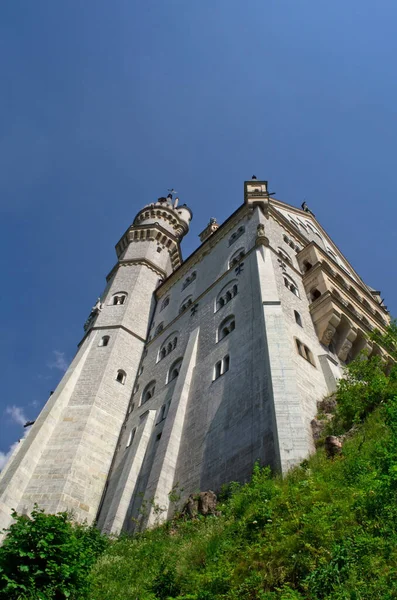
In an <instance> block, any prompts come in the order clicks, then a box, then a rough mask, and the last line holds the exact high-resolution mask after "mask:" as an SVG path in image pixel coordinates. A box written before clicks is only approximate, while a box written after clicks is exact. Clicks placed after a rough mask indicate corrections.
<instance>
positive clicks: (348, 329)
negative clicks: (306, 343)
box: [297, 242, 390, 362]
mask: <svg viewBox="0 0 397 600" xmlns="http://www.w3.org/2000/svg"><path fill="white" fill-rule="evenodd" d="M297 259H298V262H299V266H300V268H301V271H302V273H303V274H304V275H303V279H302V281H303V284H304V287H305V291H306V294H307V297H308V299H309V302H310V306H309V309H310V313H311V316H312V319H313V323H314V326H315V329H316V333H317V335H318V338H319V340H320V342H321V343H322V344H324V345H325V346H327V347H329V348H330V349H331V350H332V351H333V352H335V354H337V356H338V357H339V359H340V360H341V361H343V362H349V361H350V360H352V359H354V358H355V357H356V356H357V355H358V354H359V352H361V351H362V350H366V351H367V352H368V353H369V355H374V354H378V355H381V356H383V357H384V358H385V359H386V360H388V355H387V353H386V352H385V350H384V349H383V348H381V347H379V346H378V345H377V344H374V343H373V342H371V341H370V340H368V337H367V335H368V333H369V332H370V331H372V330H373V329H375V328H376V329H379V330H380V331H384V330H385V327H386V326H387V325H388V323H389V322H390V317H389V315H388V313H387V311H386V310H385V309H384V308H383V307H382V306H381V305H379V304H378V303H377V302H376V300H375V299H374V298H372V296H371V294H370V292H369V291H368V290H367V289H366V288H365V286H364V285H363V284H362V283H361V282H357V281H355V280H354V279H353V278H352V277H351V276H350V275H349V274H347V273H345V272H344V270H343V269H342V267H340V265H338V264H337V263H336V262H335V261H333V260H332V259H330V257H329V256H328V255H327V254H326V253H325V252H324V251H323V250H322V249H321V248H320V247H319V246H317V244H316V243H315V242H312V243H311V244H309V245H308V246H306V247H305V248H304V249H303V250H301V252H299V254H298V255H297Z"/></svg>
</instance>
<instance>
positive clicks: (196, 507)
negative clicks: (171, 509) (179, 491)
mask: <svg viewBox="0 0 397 600" xmlns="http://www.w3.org/2000/svg"><path fill="white" fill-rule="evenodd" d="M216 505H217V498H216V494H215V493H214V492H212V491H211V490H208V491H207V492H200V493H199V494H190V496H189V498H188V499H187V502H186V504H185V506H184V507H183V509H182V515H184V516H186V517H189V518H190V519H193V518H195V517H197V516H198V515H203V516H204V517H206V516H208V515H219V514H220V513H219V511H217V510H216Z"/></svg>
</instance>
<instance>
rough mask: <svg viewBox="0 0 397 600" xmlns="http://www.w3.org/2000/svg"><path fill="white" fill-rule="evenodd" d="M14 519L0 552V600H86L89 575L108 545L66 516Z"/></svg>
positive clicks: (35, 515) (35, 512)
mask: <svg viewBox="0 0 397 600" xmlns="http://www.w3.org/2000/svg"><path fill="white" fill-rule="evenodd" d="M13 518H14V521H15V522H14V523H13V524H12V525H11V526H10V527H9V529H8V530H5V531H6V532H7V536H6V538H5V540H4V542H3V545H2V546H1V547H0V598H7V599H8V600H14V599H15V600H17V599H25V598H26V599H37V600H39V599H43V600H44V599H45V600H47V599H56V600H58V599H59V600H60V599H63V598H70V600H72V599H75V598H76V599H77V598H78V599H82V598H85V597H86V595H87V577H88V574H89V572H90V570H91V567H92V565H93V564H94V563H95V561H96V559H97V558H98V556H99V555H100V554H101V553H102V552H103V551H104V550H105V548H106V547H107V545H108V543H109V542H108V539H107V538H106V537H105V536H103V535H101V534H100V532H99V531H98V530H97V529H96V528H95V527H92V526H91V527H90V526H87V525H85V524H83V525H81V524H76V523H74V522H73V521H72V520H71V516H70V514H68V513H66V512H63V513H58V514H56V515H50V514H46V513H44V511H42V510H39V509H38V508H37V507H35V509H34V510H33V511H32V513H31V515H30V516H27V515H19V514H17V513H16V512H14V513H13Z"/></svg>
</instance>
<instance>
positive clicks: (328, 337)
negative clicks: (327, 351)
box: [320, 323, 336, 346]
mask: <svg viewBox="0 0 397 600" xmlns="http://www.w3.org/2000/svg"><path fill="white" fill-rule="evenodd" d="M335 331H336V329H335V327H334V326H333V325H331V324H330V323H329V324H328V327H327V329H326V330H325V331H324V333H323V337H322V338H321V340H320V341H321V343H322V344H324V346H329V344H330V343H331V341H332V338H333V337H334V335H335Z"/></svg>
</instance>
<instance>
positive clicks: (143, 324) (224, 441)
mask: <svg viewBox="0 0 397 600" xmlns="http://www.w3.org/2000/svg"><path fill="white" fill-rule="evenodd" d="M191 218H192V213H191V211H190V209H189V208H188V207H187V206H186V205H185V204H179V203H178V199H174V198H173V197H172V195H169V197H167V198H163V197H162V198H159V199H158V200H157V202H153V203H151V204H148V205H147V206H144V207H143V208H142V210H140V211H139V212H138V214H137V216H136V217H135V220H134V222H133V224H132V225H131V226H130V227H129V228H128V229H127V231H126V232H125V234H124V235H123V236H122V237H121V239H120V241H119V242H118V243H117V245H116V252H117V263H116V265H115V266H114V268H113V269H112V271H111V272H110V273H109V275H108V277H107V286H106V289H105V291H104V293H103V294H102V296H101V297H100V298H99V299H98V302H97V303H96V305H95V306H94V308H93V309H92V311H91V313H90V315H89V317H88V320H87V322H86V324H85V326H84V329H85V335H84V337H83V339H82V341H81V342H80V344H79V347H78V351H77V354H76V355H75V357H74V359H73V361H72V363H71V365H70V367H69V369H68V370H67V372H66V373H65V376H64V377H63V379H62V380H61V382H60V384H59V385H58V387H57V389H56V391H55V392H54V393H53V394H52V395H51V396H50V398H49V399H48V401H47V403H46V405H45V406H44V408H43V410H42V411H41V413H40V415H39V417H38V418H37V420H36V422H35V423H34V425H33V427H32V428H31V430H30V432H29V434H28V436H27V437H26V439H24V440H23V441H22V442H21V443H20V444H19V446H18V447H17V449H16V451H15V452H14V454H13V456H12V458H11V459H10V461H9V463H8V464H7V466H6V467H5V469H4V470H3V472H2V474H1V477H0V528H1V527H6V526H8V525H9V524H10V522H11V516H10V515H11V509H12V508H15V509H17V510H18V511H19V512H23V511H30V510H31V509H32V507H33V505H34V503H37V504H38V505H39V506H40V507H42V508H44V509H45V510H46V511H47V512H58V511H61V510H65V509H73V511H74V514H75V516H76V518H77V519H79V520H87V521H88V522H93V521H96V522H97V523H98V526H99V527H100V528H101V529H102V530H103V531H106V532H114V533H117V532H119V531H121V530H122V529H124V530H130V529H131V527H132V523H136V522H138V523H139V519H140V525H141V526H142V527H144V526H150V525H153V524H154V523H155V522H156V519H157V518H158V516H159V511H158V510H157V508H156V507H160V513H161V515H160V516H161V518H162V519H164V518H167V516H169V515H170V514H171V512H172V505H171V504H170V497H169V494H170V492H171V490H173V489H175V488H176V487H177V488H178V489H182V490H183V492H182V494H183V495H185V496H188V495H189V494H190V493H192V492H196V491H199V490H209V489H211V490H215V491H218V490H219V489H220V488H221V486H222V484H224V483H227V482H229V481H235V480H238V481H245V480H247V479H248V478H249V477H250V474H251V472H252V467H253V464H254V463H255V461H257V460H258V461H259V462H260V463H261V464H268V465H270V466H271V467H272V468H273V469H276V470H278V471H281V472H283V473H284V472H286V471H287V470H288V469H289V468H290V467H292V466H293V465H296V464H297V463H299V462H300V461H302V460H303V459H304V458H305V457H307V456H308V454H309V453H310V452H312V451H313V448H314V444H313V437H312V432H311V421H312V419H313V417H314V416H315V414H316V408H317V407H316V404H317V401H319V400H321V399H322V398H323V397H324V396H326V395H327V394H329V393H331V392H332V391H334V390H335V385H336V381H337V379H338V378H340V376H341V374H342V368H343V365H344V364H345V363H347V362H348V361H349V360H351V359H353V358H354V357H355V356H357V354H358V353H359V352H360V351H361V350H363V349H366V350H367V351H368V353H369V354H379V355H382V356H384V357H385V360H387V355H386V353H385V351H384V349H383V348H381V347H379V346H378V345H376V344H374V343H371V342H370V341H368V338H367V335H366V334H367V333H368V332H369V331H371V330H372V329H374V328H377V329H380V330H384V328H385V327H386V326H387V324H388V323H389V321H390V319H389V315H388V312H387V309H386V307H385V306H384V304H383V302H382V300H381V296H380V293H379V292H378V291H375V290H373V289H372V288H370V287H369V286H367V285H366V284H365V283H364V282H363V281H362V279H361V278H360V277H359V275H358V274H357V273H356V272H355V271H354V269H353V268H352V267H351V266H350V264H349V263H348V262H347V260H346V259H345V258H344V257H343V256H342V254H341V253H340V251H339V250H338V248H337V247H336V246H335V244H334V243H333V242H332V240H331V239H330V238H329V236H328V235H327V233H326V232H325V231H324V229H322V227H321V226H320V225H319V223H318V222H317V221H316V219H315V216H314V215H313V213H312V212H311V211H310V210H309V209H308V208H307V206H306V205H305V204H303V208H302V209H297V208H294V207H292V206H289V205H288V204H285V203H284V202H281V201H278V200H276V199H273V198H271V196H270V194H269V192H268V187H267V182H266V181H259V180H258V179H256V177H253V178H252V179H251V180H249V181H246V182H245V184H244V202H243V204H242V205H241V206H240V207H239V208H238V209H237V210H236V211H235V212H234V213H233V214H232V215H231V216H230V217H229V218H228V219H227V220H226V221H225V222H224V223H223V224H222V225H218V224H217V223H216V220H215V219H211V221H210V223H209V225H208V226H207V227H206V229H204V231H203V232H202V233H201V235H200V239H201V242H202V243H201V245H200V246H199V248H198V249H197V250H196V251H195V252H193V254H192V255H191V256H190V257H189V258H187V259H186V260H185V261H183V260H182V256H181V250H180V242H181V240H182V238H183V236H184V235H185V234H186V233H187V232H188V230H189V223H190V220H191ZM143 506H146V507H147V509H146V510H145V511H143V510H142V507H143Z"/></svg>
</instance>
